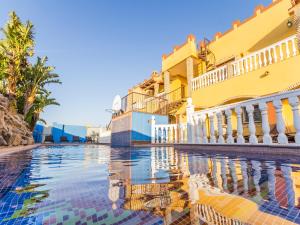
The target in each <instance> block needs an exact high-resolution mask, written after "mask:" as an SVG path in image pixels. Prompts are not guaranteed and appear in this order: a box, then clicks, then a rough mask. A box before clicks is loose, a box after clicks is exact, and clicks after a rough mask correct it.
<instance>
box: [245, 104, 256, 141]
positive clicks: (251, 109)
mask: <svg viewBox="0 0 300 225" xmlns="http://www.w3.org/2000/svg"><path fill="white" fill-rule="evenodd" d="M246 110H247V113H248V118H249V124H248V127H249V133H250V138H249V143H250V144H257V143H258V140H257V137H256V134H255V132H256V128H255V122H254V117H253V112H254V107H253V105H247V106H246Z"/></svg>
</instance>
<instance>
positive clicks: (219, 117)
mask: <svg viewBox="0 0 300 225" xmlns="http://www.w3.org/2000/svg"><path fill="white" fill-rule="evenodd" d="M222 117H223V114H222V111H219V112H217V120H218V143H219V144H224V143H225V140H224V136H223V119H222Z"/></svg>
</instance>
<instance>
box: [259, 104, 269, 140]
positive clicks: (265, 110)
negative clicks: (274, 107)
mask: <svg viewBox="0 0 300 225" xmlns="http://www.w3.org/2000/svg"><path fill="white" fill-rule="evenodd" d="M258 106H259V110H260V112H261V119H262V124H261V126H262V130H263V133H264V136H263V142H264V144H268V145H269V144H272V138H271V136H270V125H269V119H268V106H267V103H265V102H260V103H259V105H258Z"/></svg>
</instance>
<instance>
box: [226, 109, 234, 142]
mask: <svg viewBox="0 0 300 225" xmlns="http://www.w3.org/2000/svg"><path fill="white" fill-rule="evenodd" d="M225 115H226V120H227V131H226V133H227V140H226V143H227V144H233V143H234V139H233V137H232V124H231V115H232V111H231V109H227V110H226V111H225Z"/></svg>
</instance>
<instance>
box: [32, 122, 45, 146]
mask: <svg viewBox="0 0 300 225" xmlns="http://www.w3.org/2000/svg"><path fill="white" fill-rule="evenodd" d="M43 131H44V126H43V125H41V124H37V125H36V126H35V127H34V130H33V132H32V136H33V140H34V142H35V143H41V142H42V139H43Z"/></svg>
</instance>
